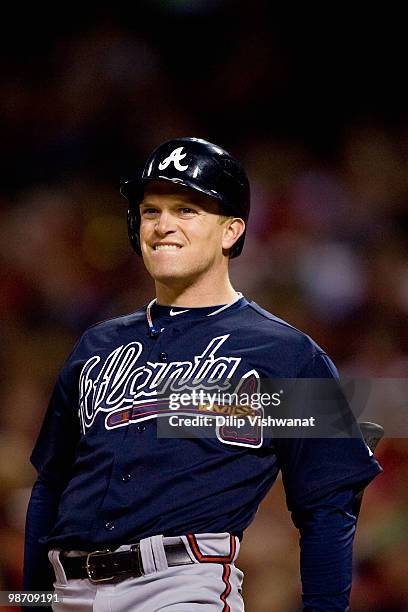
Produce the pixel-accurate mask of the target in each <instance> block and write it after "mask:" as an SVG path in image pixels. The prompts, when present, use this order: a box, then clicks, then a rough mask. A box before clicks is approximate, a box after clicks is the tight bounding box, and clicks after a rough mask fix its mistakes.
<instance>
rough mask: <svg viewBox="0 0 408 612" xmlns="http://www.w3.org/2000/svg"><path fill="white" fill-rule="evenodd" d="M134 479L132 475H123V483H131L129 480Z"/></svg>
mask: <svg viewBox="0 0 408 612" xmlns="http://www.w3.org/2000/svg"><path fill="white" fill-rule="evenodd" d="M131 478H132V476H131V475H130V474H123V476H122V481H123V482H129V480H130V479H131Z"/></svg>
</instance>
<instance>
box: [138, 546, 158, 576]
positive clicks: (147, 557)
mask: <svg viewBox="0 0 408 612" xmlns="http://www.w3.org/2000/svg"><path fill="white" fill-rule="evenodd" d="M140 554H141V556H142V563H143V573H144V575H147V574H154V572H155V571H156V565H155V563H154V556H153V550H152V545H151V538H144V539H143V540H140Z"/></svg>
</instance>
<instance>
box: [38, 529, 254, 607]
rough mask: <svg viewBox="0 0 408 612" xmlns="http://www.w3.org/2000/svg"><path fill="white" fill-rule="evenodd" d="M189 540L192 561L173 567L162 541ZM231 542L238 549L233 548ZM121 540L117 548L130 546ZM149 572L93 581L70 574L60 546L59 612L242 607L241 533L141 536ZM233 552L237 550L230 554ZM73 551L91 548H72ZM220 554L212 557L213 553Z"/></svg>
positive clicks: (55, 556)
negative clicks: (239, 558)
mask: <svg viewBox="0 0 408 612" xmlns="http://www.w3.org/2000/svg"><path fill="white" fill-rule="evenodd" d="M180 539H181V540H182V541H183V542H184V544H185V546H186V550H187V551H188V553H189V555H190V557H191V559H192V561H193V563H192V564H191V565H177V566H174V567H168V565H167V560H166V556H165V552H164V548H163V544H174V543H178V542H180ZM231 542H232V546H233V550H231ZM130 546H131V545H130V544H129V545H124V546H120V547H119V548H117V549H116V551H115V552H118V551H121V550H128V549H129V548H130ZM140 549H141V557H142V561H143V568H144V575H143V576H141V577H139V578H134V577H132V576H130V577H125V578H124V577H117V578H115V579H113V580H112V581H110V582H100V583H93V582H91V581H90V580H88V579H87V578H84V579H70V580H67V578H66V575H65V572H64V568H63V566H62V564H61V561H60V558H59V556H60V552H61V551H60V550H59V549H53V550H50V551H49V553H48V558H49V560H50V562H51V563H52V566H53V568H54V572H55V578H56V579H55V582H54V589H55V593H56V594H57V595H58V598H59V599H62V601H61V603H54V604H53V606H52V609H53V611H54V612H243V611H244V603H243V599H242V595H241V592H242V591H241V586H242V579H243V573H242V572H241V570H239V569H238V568H237V567H235V565H234V561H235V559H236V557H237V556H238V551H239V541H238V538H236V537H235V538H231V536H230V535H229V534H227V533H217V534H214V533H212V534H209V533H208V534H197V535H196V536H191V537H189V538H187V537H186V536H181V537H180V538H175V537H166V538H163V536H153V537H151V538H145V539H144V540H141V542H140ZM231 553H232V554H231ZM64 554H67V555H68V556H77V555H84V554H87V551H69V552H68V553H64ZM231 557H232V561H231ZM212 558H215V559H217V562H212V561H211V559H212Z"/></svg>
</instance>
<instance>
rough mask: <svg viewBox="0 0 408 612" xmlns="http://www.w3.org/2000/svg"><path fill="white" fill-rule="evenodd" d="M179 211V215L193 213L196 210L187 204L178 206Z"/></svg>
mask: <svg viewBox="0 0 408 612" xmlns="http://www.w3.org/2000/svg"><path fill="white" fill-rule="evenodd" d="M179 213H180V214H181V215H195V214H196V213H197V211H196V210H195V209H194V208H190V207H189V206H180V208H179Z"/></svg>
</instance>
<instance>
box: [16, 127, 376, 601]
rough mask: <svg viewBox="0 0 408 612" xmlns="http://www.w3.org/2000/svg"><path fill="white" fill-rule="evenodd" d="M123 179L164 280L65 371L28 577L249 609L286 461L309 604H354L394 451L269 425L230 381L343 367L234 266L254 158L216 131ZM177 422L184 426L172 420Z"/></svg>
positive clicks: (47, 443) (51, 418) (135, 239)
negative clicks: (372, 497) (248, 593)
mask: <svg viewBox="0 0 408 612" xmlns="http://www.w3.org/2000/svg"><path fill="white" fill-rule="evenodd" d="M122 194H123V195H124V196H125V197H126V198H127V200H128V203H129V208H128V229H129V237H130V241H131V244H132V246H133V248H134V250H135V251H136V253H138V254H139V255H141V256H142V257H143V261H144V264H145V266H146V268H147V270H148V271H149V273H150V275H151V276H152V278H153V280H154V284H155V298H154V299H153V300H152V301H151V302H150V303H149V304H148V305H147V306H144V307H143V308H141V309H140V310H137V311H136V312H134V313H132V314H130V315H126V316H122V317H119V318H115V319H111V320H109V321H105V322H103V323H99V324H97V325H94V326H93V327H91V328H89V329H88V330H87V331H86V332H85V333H84V334H83V336H82V337H81V338H80V339H79V341H78V343H77V344H76V346H75V347H74V349H73V351H72V353H71V355H70V356H69V357H68V359H67V361H66V363H65V365H64V366H63V368H62V370H61V372H60V375H59V377H58V380H57V382H56V385H55V389H54V392H53V395H52V398H51V401H50V404H49V407H48V411H47V413H46V416H45V419H44V422H43V425H42V427H41V430H40V433H39V436H38V439H37V442H36V444H35V447H34V450H33V452H32V455H31V462H32V464H33V465H34V467H35V468H36V470H37V471H38V478H37V481H36V483H35V484H34V487H33V491H32V495H31V499H30V503H29V507H28V512H27V524H26V544H25V562H24V588H25V589H28V590H53V589H54V590H55V596H56V599H57V598H58V599H59V601H58V602H57V601H56V602H54V603H53V609H54V610H70V611H78V612H87V611H91V610H93V611H94V612H102V611H108V610H109V611H113V612H125V611H129V612H130V611H132V612H156V611H157V612H158V611H159V610H160V611H166V612H207V611H208V612H210V611H211V612H216V611H218V612H221V611H223V612H230V611H231V612H241V611H242V610H244V603H243V599H242V594H241V585H242V578H243V575H242V572H241V571H240V570H239V569H238V568H237V567H236V565H235V560H236V558H237V555H238V552H239V546H240V541H241V539H242V536H243V532H244V530H245V528H246V527H247V526H248V525H249V524H250V522H251V521H252V519H253V518H254V515H255V513H256V511H257V508H258V505H259V504H260V502H261V500H262V499H263V498H264V496H265V495H266V493H267V491H268V490H269V488H270V487H271V486H272V484H273V483H274V481H275V480H276V478H277V475H278V473H279V471H281V472H282V476H283V483H284V486H285V492H286V498H287V506H288V508H289V510H290V512H291V513H292V518H293V522H294V524H295V525H296V527H297V528H298V529H299V530H300V536H301V538H300V548H301V556H300V571H301V579H302V586H303V605H304V609H305V610H309V611H317V610H322V611H323V610H324V611H326V612H327V611H328V610H342V611H345V610H348V599H349V592H350V588H351V560H352V542H353V537H354V532H355V523H356V516H355V515H356V512H355V511H353V508H354V500H355V496H356V493H357V492H358V491H360V490H361V489H362V488H364V486H366V485H367V483H368V482H370V481H371V480H372V479H373V478H374V477H375V476H376V475H377V474H378V473H379V472H380V471H381V468H380V466H379V465H378V463H377V461H376V460H375V458H374V457H373V455H372V453H370V452H369V449H368V448H367V446H366V445H365V443H364V441H363V440H362V438H361V436H353V437H348V438H347V437H342V436H340V437H338V438H326V437H317V438H310V437H308V436H301V435H299V436H295V437H294V436H289V437H285V436H273V435H270V436H267V435H264V434H265V432H264V431H263V421H261V420H258V421H256V419H255V416H256V414H259V410H258V409H255V408H252V407H251V400H249V401H248V402H247V405H246V406H241V407H240V411H237V410H235V412H234V410H232V408H234V409H236V408H237V402H236V401H235V404H234V402H233V403H232V405H228V403H223V401H222V400H220V399H219V397H220V394H221V393H226V392H228V391H231V392H234V393H235V394H236V395H235V397H237V398H238V397H239V398H241V397H242V394H243V393H244V391H245V392H246V393H247V394H248V395H250V393H254V392H255V391H257V390H259V389H260V383H261V381H262V380H263V379H268V380H274V379H288V380H293V379H331V380H336V379H337V372H336V369H335V367H334V365H333V363H332V362H331V360H330V359H329V357H328V356H327V355H326V354H325V352H324V351H323V350H322V349H321V348H320V347H319V346H317V345H316V344H315V343H314V342H313V340H311V339H310V338H309V337H308V336H307V335H305V334H304V333H302V332H301V331H299V330H297V329H295V328H294V327H292V326H291V325H289V324H288V323H286V322H285V321H282V320H281V319H278V318H276V317H275V316H273V315H272V314H270V313H269V312H266V311H265V310H263V309H262V308H260V307H259V306H258V305H257V304H255V303H254V302H251V301H248V300H247V299H246V298H245V297H244V296H243V295H241V294H240V293H238V292H237V291H235V289H234V288H233V287H232V285H231V283H230V280H229V275H228V264H229V260H230V259H231V258H233V257H237V256H238V255H239V254H240V253H241V250H242V247H243V244H244V240H245V231H246V223H247V220H248V215H249V207H250V194H249V183H248V179H247V177H246V174H245V172H244V170H243V169H242V167H241V166H240V164H239V163H238V162H237V161H236V160H235V159H234V158H233V157H232V156H231V155H230V154H229V153H227V152H226V151H225V150H223V149H221V148H220V147H218V146H216V145H214V144H211V143H209V142H207V141H205V140H201V139H198V138H177V139H174V140H171V141H168V142H165V143H163V144H161V145H160V146H159V147H158V148H157V149H155V151H154V152H153V153H152V154H151V155H150V157H149V158H148V160H147V162H146V164H145V166H144V169H143V171H142V172H141V173H140V174H138V176H136V177H135V178H134V179H132V180H129V181H127V182H126V183H125V184H124V185H123V186H122ZM195 392H197V393H196V395H194V394H195ZM215 392H216V393H218V396H217V397H218V399H217V401H215V400H212V401H210V400H208V397H209V396H210V395H211V394H213V393H215ZM186 393H187V401H184V403H182V404H181V403H180V405H178V404H177V402H176V400H175V398H176V399H177V398H179V399H180V397H181V395H182V394H186ZM200 393H201V395H199V394H200ZM197 397H199V400H197ZM275 399H277V400H279V398H276V397H275ZM180 401H181V400H180ZM309 408H310V409H312V407H311V406H309ZM257 410H258V412H257ZM228 411H229V412H228ZM251 411H252V412H251ZM204 413H205V416H206V417H207V420H206V421H205V422H204V421H203V418H204V416H203V415H204ZM227 413H228V416H229V417H230V418H229V420H227V419H226V417H225V414H227ZM237 414H241V415H244V416H243V417H242V418H243V421H242V422H243V423H245V426H244V427H241V426H240V424H239V423H241V421H240V422H239V423H238V419H235V420H234V415H235V416H236V415H237ZM251 414H252V417H253V418H252V420H251V419H250V417H251ZM220 415H221V416H222V415H224V417H225V418H224V421H223V422H222V423H221V424H220V423H219V422H218V421H217V419H216V416H218V417H219V416H220ZM254 415H255V416H254ZM194 418H196V419H199V418H201V419H202V420H201V421H197V423H198V424H199V425H200V426H201V425H202V427H201V429H200V427H199V428H198V429H195V430H194V429H193V428H191V427H190V424H191V423H193V422H194V421H193V419H194ZM188 419H190V421H188ZM207 421H208V422H209V425H208V423H207ZM165 423H167V425H166V427H167V430H170V429H173V430H174V429H175V430H176V431H177V433H176V434H175V435H165V434H163V435H161V434H160V428H161V426H162V424H165ZM188 427H190V429H189V432H190V433H189V434H188V435H184V433H185V431H186V430H187V429H188ZM183 428H184V429H183ZM165 429H166V428H165ZM204 429H205V430H209V431H211V432H212V433H211V435H210V434H209V435H205V434H203V435H201V433H202V431H203V430H204ZM199 431H200V434H199V433H198V432H199ZM181 432H184V433H183V434H182V433H181Z"/></svg>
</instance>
